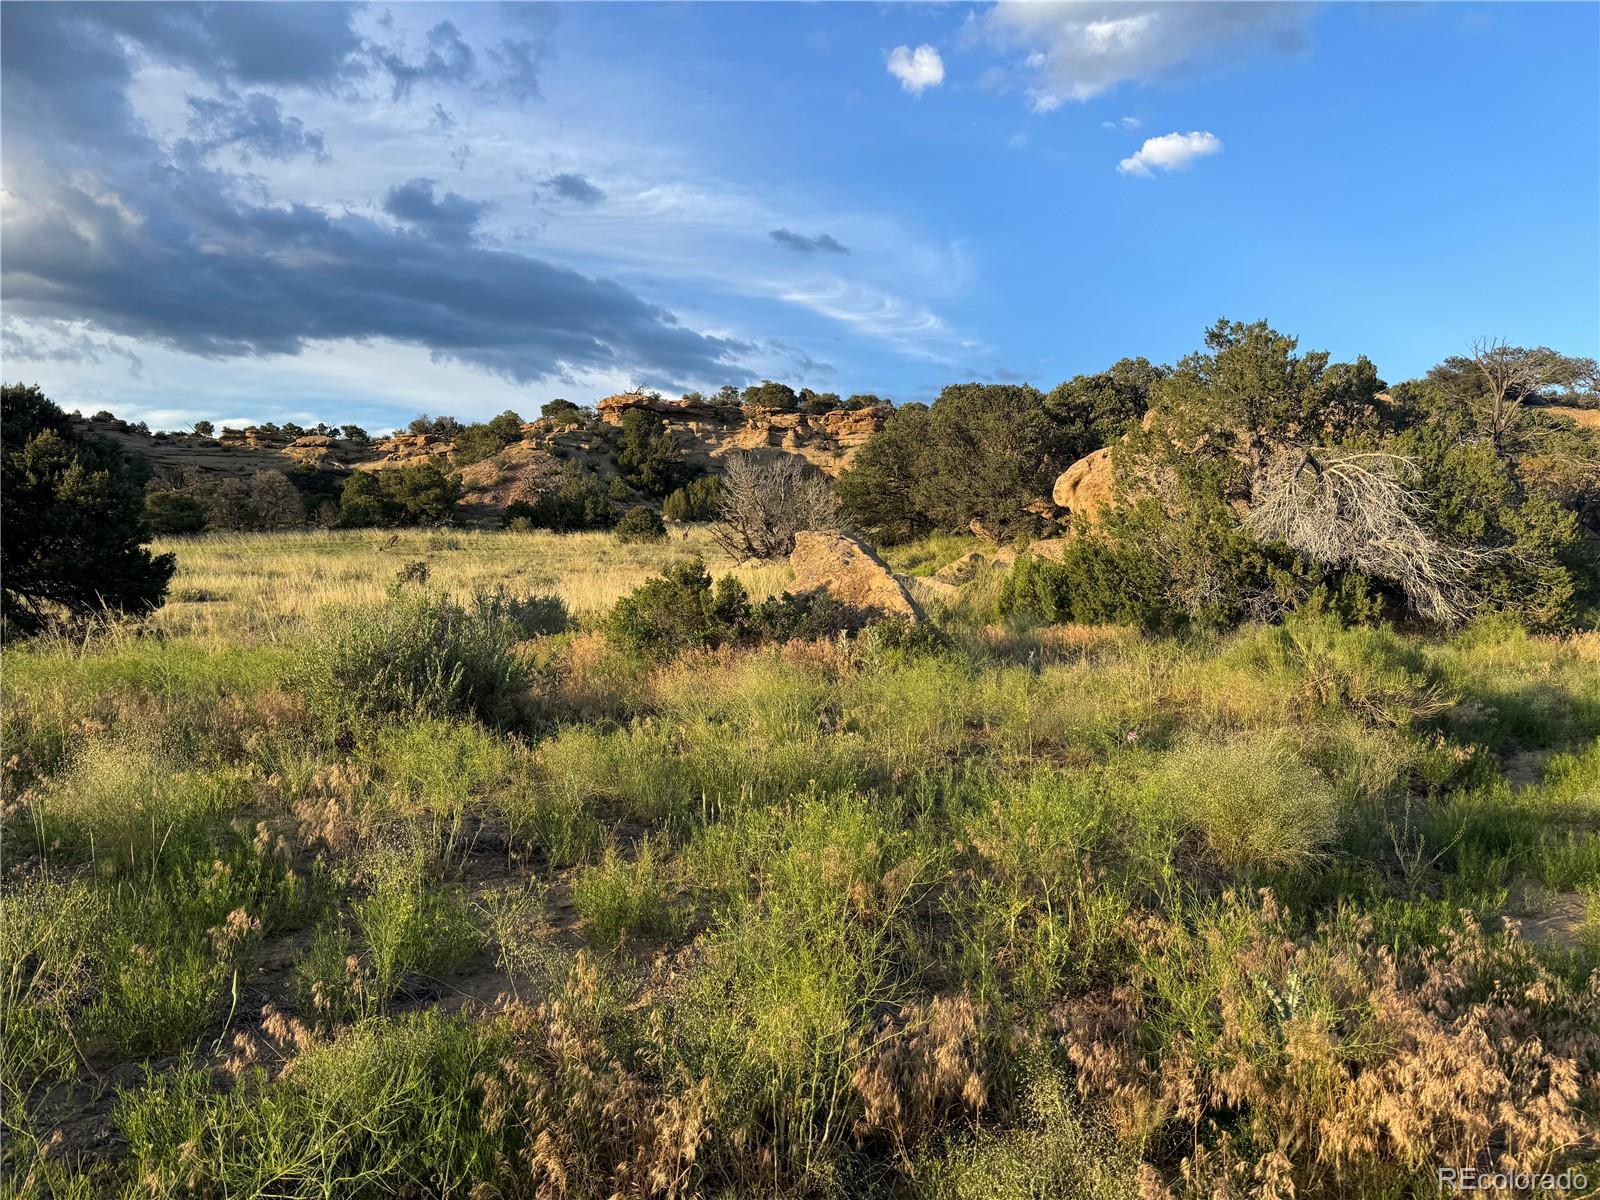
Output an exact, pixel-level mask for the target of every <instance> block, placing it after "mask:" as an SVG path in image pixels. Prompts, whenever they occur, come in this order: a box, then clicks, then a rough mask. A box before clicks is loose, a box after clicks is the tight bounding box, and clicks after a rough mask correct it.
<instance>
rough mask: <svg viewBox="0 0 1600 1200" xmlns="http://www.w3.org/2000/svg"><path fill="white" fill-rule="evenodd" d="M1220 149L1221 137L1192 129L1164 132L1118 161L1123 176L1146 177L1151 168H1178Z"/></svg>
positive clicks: (1161, 169)
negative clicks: (1185, 131) (1189, 131)
mask: <svg viewBox="0 0 1600 1200" xmlns="http://www.w3.org/2000/svg"><path fill="white" fill-rule="evenodd" d="M1221 149H1222V139H1221V138H1219V137H1217V136H1216V135H1215V134H1212V133H1202V132H1200V131H1199V130H1195V131H1193V132H1191V133H1164V134H1162V135H1161V136H1160V137H1153V138H1146V139H1145V142H1144V145H1142V146H1140V147H1139V149H1138V152H1137V153H1135V154H1131V155H1129V156H1128V157H1127V158H1125V159H1123V160H1122V161H1121V162H1119V163H1118V164H1117V171H1118V173H1119V174H1122V175H1142V176H1145V177H1147V178H1148V177H1149V175H1150V173H1151V172H1152V171H1181V170H1183V169H1184V168H1185V167H1187V166H1188V165H1189V164H1190V163H1192V162H1193V161H1194V160H1195V159H1197V158H1204V157H1205V156H1206V155H1208V154H1216V153H1218V152H1219V151H1221Z"/></svg>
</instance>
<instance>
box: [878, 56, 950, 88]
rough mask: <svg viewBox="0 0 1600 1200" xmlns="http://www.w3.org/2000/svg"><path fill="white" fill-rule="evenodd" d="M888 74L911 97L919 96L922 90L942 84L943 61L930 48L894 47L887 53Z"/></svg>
mask: <svg viewBox="0 0 1600 1200" xmlns="http://www.w3.org/2000/svg"><path fill="white" fill-rule="evenodd" d="M889 74H891V75H893V76H894V77H895V78H896V79H898V80H899V81H900V86H901V87H903V88H905V90H906V91H908V92H910V93H911V94H912V95H916V96H920V95H921V94H922V92H923V89H924V88H931V87H938V86H939V85H940V84H941V83H943V82H944V59H942V58H940V57H939V52H938V51H937V50H935V49H934V48H933V47H932V46H918V47H917V48H916V49H915V50H913V49H912V48H911V47H910V46H896V47H895V48H894V49H893V50H891V51H889Z"/></svg>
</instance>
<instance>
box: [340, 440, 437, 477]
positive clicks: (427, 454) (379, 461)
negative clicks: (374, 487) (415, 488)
mask: <svg viewBox="0 0 1600 1200" xmlns="http://www.w3.org/2000/svg"><path fill="white" fill-rule="evenodd" d="M372 449H373V452H374V453H376V454H378V455H381V456H382V457H379V458H374V459H373V460H372V461H371V462H364V463H358V464H357V465H356V470H358V471H387V470H390V469H392V468H395V467H421V466H426V465H427V464H428V463H432V464H433V465H434V466H436V467H438V468H439V469H440V470H441V471H442V470H445V469H446V468H448V467H449V465H450V456H451V455H452V454H454V453H455V449H456V444H455V443H454V442H452V441H450V440H449V439H448V438H442V437H440V436H439V435H438V434H436V433H397V434H395V435H394V436H393V437H386V438H382V439H381V440H379V441H376V442H374V443H372Z"/></svg>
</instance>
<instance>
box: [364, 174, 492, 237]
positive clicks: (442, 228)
mask: <svg viewBox="0 0 1600 1200" xmlns="http://www.w3.org/2000/svg"><path fill="white" fill-rule="evenodd" d="M437 183H438V180H435V179H412V180H409V181H407V182H406V183H402V184H400V185H399V186H397V187H392V188H390V189H389V194H388V195H387V196H385V197H384V200H383V211H384V212H386V213H388V214H389V215H390V216H391V217H393V218H395V220H397V221H404V222H405V223H406V224H408V225H410V226H411V227H412V228H414V229H416V230H418V231H419V232H422V233H426V234H428V235H429V236H431V237H437V238H443V239H445V240H446V241H461V240H464V239H466V238H468V237H470V236H471V235H472V230H473V228H474V227H475V226H476V225H477V224H478V221H479V219H480V218H481V217H482V216H483V214H484V213H485V212H486V211H487V210H488V208H489V205H488V204H487V203H486V202H484V201H479V200H468V199H467V198H466V197H465V196H462V195H459V194H458V193H456V192H445V193H443V194H442V195H439V196H435V195H434V187H435V186H436V185H437Z"/></svg>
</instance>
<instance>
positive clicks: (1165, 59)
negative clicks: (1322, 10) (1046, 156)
mask: <svg viewBox="0 0 1600 1200" xmlns="http://www.w3.org/2000/svg"><path fill="white" fill-rule="evenodd" d="M1315 7H1316V6H1315V5H1312V4H1300V3H1257V4H1239V3H1226V2H1224V3H1210V2H1206V0H1193V2H1190V3H1171V2H1167V0H1070V2H1068V3H1060V4H1034V3H1025V2H1020V0H1002V2H1001V3H999V4H996V5H995V6H994V7H993V8H991V9H989V11H988V12H986V13H985V14H983V16H981V17H977V18H974V19H973V21H972V23H971V25H970V29H971V31H972V35H973V36H975V37H976V38H977V40H979V41H980V42H987V43H988V44H990V45H992V46H995V47H997V48H999V49H1000V50H1002V51H1008V52H1013V53H1020V54H1021V55H1022V57H1021V59H1020V60H1019V61H1018V62H1017V64H1016V68H1015V69H1016V71H1017V72H1018V74H1020V75H1021V76H1022V77H1023V78H1025V79H1027V80H1029V81H1030V82H1029V84H1028V87H1027V93H1028V98H1029V102H1030V103H1031V104H1032V106H1033V108H1034V109H1035V110H1036V111H1039V112H1049V111H1050V110H1051V109H1054V108H1058V107H1060V106H1061V105H1062V104H1063V103H1065V102H1066V101H1068V100H1088V99H1090V98H1092V97H1094V96H1098V95H1099V94H1100V93H1102V92H1105V91H1108V90H1110V89H1111V88H1113V87H1116V86H1117V85H1118V84H1120V83H1125V82H1142V83H1147V82H1150V81H1151V80H1154V79H1159V78H1162V77H1165V76H1167V75H1170V74H1173V73H1175V72H1177V71H1179V70H1182V69H1185V68H1188V67H1190V66H1192V65H1194V64H1196V63H1198V62H1200V61H1203V60H1207V59H1212V60H1214V59H1216V58H1219V57H1221V56H1224V55H1227V54H1236V53H1239V52H1240V51H1242V50H1246V49H1250V48H1265V49H1267V50H1269V51H1272V52H1277V53H1292V52H1295V51H1298V50H1300V49H1301V48H1303V46H1304V45H1305V40H1306V37H1305V26H1306V23H1307V22H1308V21H1309V20H1310V19H1311V16H1312V15H1313V13H1314V12H1315Z"/></svg>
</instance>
